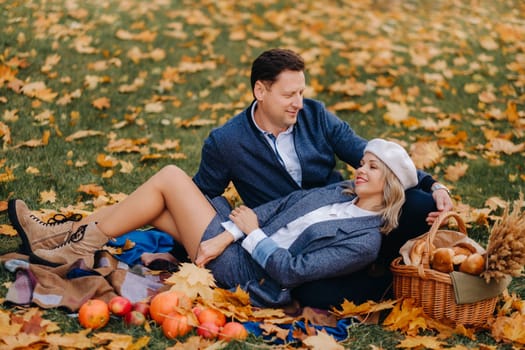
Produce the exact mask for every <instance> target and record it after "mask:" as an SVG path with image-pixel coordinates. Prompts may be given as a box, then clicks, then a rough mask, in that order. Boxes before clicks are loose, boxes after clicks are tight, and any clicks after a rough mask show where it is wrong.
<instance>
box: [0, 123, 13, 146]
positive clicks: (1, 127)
mask: <svg viewBox="0 0 525 350" xmlns="http://www.w3.org/2000/svg"><path fill="white" fill-rule="evenodd" d="M0 137H2V140H3V144H4V146H5V145H7V144H10V143H11V129H9V127H8V126H7V125H6V124H4V123H2V122H0Z"/></svg>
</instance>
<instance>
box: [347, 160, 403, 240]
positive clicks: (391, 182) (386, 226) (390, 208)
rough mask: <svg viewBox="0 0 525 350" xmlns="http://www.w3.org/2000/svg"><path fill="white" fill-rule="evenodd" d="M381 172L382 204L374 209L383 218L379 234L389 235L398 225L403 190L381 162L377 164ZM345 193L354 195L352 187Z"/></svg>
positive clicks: (394, 176) (395, 177) (397, 180)
mask: <svg viewBox="0 0 525 350" xmlns="http://www.w3.org/2000/svg"><path fill="white" fill-rule="evenodd" d="M379 164H380V166H381V169H382V170H383V175H384V179H385V188H384V189H383V202H382V205H381V207H378V208H374V210H375V211H378V212H379V213H380V214H381V217H382V218H383V225H382V226H381V229H380V231H381V233H382V234H384V235H387V234H389V233H390V232H391V231H392V230H393V229H395V228H396V227H397V226H398V225H399V216H400V215H401V207H403V204H404V203H405V189H404V188H403V185H402V184H401V181H399V179H398V178H397V176H396V175H395V174H394V173H393V172H392V170H390V168H388V167H387V166H386V165H385V163H383V162H382V161H381V162H380V163H379ZM344 192H345V193H349V194H355V190H354V185H353V182H352V186H350V187H348V188H347V189H346V190H345V191H344Z"/></svg>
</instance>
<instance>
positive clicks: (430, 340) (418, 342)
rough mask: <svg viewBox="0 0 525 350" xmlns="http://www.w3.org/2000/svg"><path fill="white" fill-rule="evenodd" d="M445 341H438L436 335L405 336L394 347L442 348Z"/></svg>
mask: <svg viewBox="0 0 525 350" xmlns="http://www.w3.org/2000/svg"><path fill="white" fill-rule="evenodd" d="M445 344H446V343H444V342H442V341H439V340H437V339H436V337H431V336H413V337H410V336H409V337H406V338H405V339H404V340H402V341H401V342H400V343H399V344H398V345H396V348H403V349H413V348H421V347H423V348H425V349H443V346H444V345H445Z"/></svg>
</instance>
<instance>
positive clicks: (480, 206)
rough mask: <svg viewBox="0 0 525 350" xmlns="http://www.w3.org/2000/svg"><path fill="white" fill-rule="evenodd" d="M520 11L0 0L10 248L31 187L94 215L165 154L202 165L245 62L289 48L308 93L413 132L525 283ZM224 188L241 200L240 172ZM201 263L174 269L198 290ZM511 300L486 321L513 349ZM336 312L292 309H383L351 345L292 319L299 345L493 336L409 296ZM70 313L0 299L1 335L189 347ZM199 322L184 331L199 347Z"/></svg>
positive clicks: (252, 315) (0, 133) (36, 199)
mask: <svg viewBox="0 0 525 350" xmlns="http://www.w3.org/2000/svg"><path fill="white" fill-rule="evenodd" d="M524 18H525V5H524V3H523V1H520V0H504V1H489V0H479V1H460V0H436V1H427V0H424V1H371V0H360V1H349V0H342V1H335V0H329V1H314V0H306V1H300V2H290V1H281V0H269V1H258V0H254V1H235V0H217V1H208V0H195V1H191V2H190V1H169V0H149V1H139V0H120V1H116V0H108V1H99V0H86V1H79V0H46V1H43V0H27V1H12V0H0V26H1V27H2V34H1V35H0V145H1V148H2V151H1V153H0V253H1V254H3V253H6V252H11V251H14V250H15V249H16V247H17V246H18V243H19V238H18V237H17V234H16V231H15V230H14V229H13V228H12V226H11V225H9V223H8V220H7V215H5V210H6V207H7V200H8V199H10V198H13V197H18V198H22V199H25V200H27V202H28V203H29V204H30V206H31V207H32V208H34V209H35V210H37V209H38V210H39V211H40V213H41V214H42V216H43V217H49V216H52V215H54V213H55V212H56V211H57V210H58V211H60V212H61V213H63V214H64V215H71V214H74V213H76V214H82V215H87V214H89V213H91V212H93V211H94V210H98V209H99V208H103V207H104V206H106V205H111V204H113V203H116V202H118V201H120V200H122V199H123V198H125V197H126V195H127V194H129V193H131V191H133V190H134V189H135V188H136V187H137V186H138V185H139V184H140V183H142V182H143V181H144V180H145V179H147V178H148V177H149V176H151V175H152V174H154V173H155V172H156V171H158V170H159V169H160V168H161V167H162V166H164V165H166V164H172V163H174V164H177V165H178V166H180V167H181V168H183V169H184V170H186V171H187V172H188V173H189V174H193V173H195V171H196V170H197V167H198V162H199V159H200V158H199V157H200V149H201V145H202V141H203V139H204V138H205V137H206V135H207V134H208V132H209V130H210V129H211V128H213V127H216V126H219V125H222V124H223V123H225V122H226V121H227V120H229V119H230V118H231V117H232V116H233V115H235V114H236V113H238V112H239V111H241V110H242V109H244V108H246V106H247V105H248V104H249V103H250V102H251V101H252V98H253V96H252V93H251V91H250V84H249V73H250V72H249V70H250V64H251V61H252V60H253V59H254V58H255V57H256V56H257V55H258V54H259V53H260V52H262V51H263V50H266V49H268V48H271V47H288V48H292V49H294V50H296V51H298V52H299V53H300V54H301V55H302V56H303V57H304V58H305V61H306V66H307V72H306V73H307V75H306V77H307V89H306V91H305V97H310V98H315V99H318V100H321V101H323V102H324V103H325V104H326V106H327V108H328V109H329V110H331V111H333V112H334V113H336V114H337V115H338V116H339V117H340V118H342V119H343V120H346V121H348V122H349V123H350V125H351V126H352V128H354V129H355V130H356V132H357V133H358V134H360V135H362V136H363V137H366V138H373V137H385V138H388V139H391V140H394V141H397V142H399V143H401V144H403V145H404V146H405V147H406V148H407V149H408V150H409V152H410V155H411V157H412V159H413V160H414V162H415V163H416V165H417V166H418V168H420V169H423V170H424V171H426V172H428V173H429V174H431V175H433V176H435V177H436V178H438V179H440V180H441V181H442V182H443V183H445V184H446V185H447V186H448V187H449V188H450V189H451V190H452V195H453V200H454V203H455V205H456V208H455V209H456V210H457V212H458V213H459V214H460V215H461V217H462V219H463V221H464V222H465V223H466V224H467V225H468V229H469V235H471V234H474V235H475V236H474V237H475V238H476V239H480V240H481V241H484V242H487V241H488V239H489V233H490V234H491V235H492V239H491V241H492V247H493V248H489V250H492V251H493V252H494V254H493V257H494V258H493V261H495V263H493V264H492V265H490V266H491V269H492V271H494V272H493V273H492V275H490V276H489V275H487V278H488V277H490V278H498V277H499V276H500V274H501V273H503V271H504V273H508V274H511V275H513V276H517V277H514V281H513V284H512V285H511V288H514V290H517V292H518V294H519V293H521V294H523V293H524V291H525V286H524V283H523V277H522V276H521V275H520V274H521V272H520V269H519V267H520V261H522V260H520V259H522V258H520V257H518V255H512V256H511V257H510V258H508V259H507V258H505V259H502V257H503V256H505V257H507V256H508V254H507V252H508V248H505V247H508V246H509V245H510V246H512V247H513V248H512V249H511V250H512V251H513V252H518V251H519V250H520V249H521V248H520V247H519V242H523V237H522V231H523V230H521V229H520V227H522V226H520V225H523V216H521V214H518V211H519V210H521V209H520V207H521V208H522V205H523V204H517V205H515V207H514V211H513V212H510V211H509V210H510V207H511V206H512V203H513V202H515V200H516V199H517V198H518V196H519V194H520V193H525V186H524V184H525V172H524V171H523V155H524V154H525V46H524V43H525V20H524ZM339 167H340V170H341V171H342V172H343V173H344V174H346V175H351V173H352V171H353V170H352V169H349V168H346V167H344V166H339ZM226 196H227V197H228V199H229V200H230V201H231V202H232V203H235V202H237V201H238V197H237V196H236V193H235V191H234V189H232V188H231V187H230V188H229V189H228V191H227V193H226ZM502 213H503V214H502ZM489 231H491V232H489ZM516 247H517V248H516ZM502 261H509V262H511V261H513V262H514V264H515V265H512V264H510V263H509V265H508V266H503V264H504V263H503V262H502ZM521 265H523V262H521ZM183 273H184V270H183V271H182V272H181V274H183ZM3 276H5V277H3V278H2V279H1V281H0V282H1V283H2V287H5V286H6V285H8V284H9V283H12V278H13V276H12V275H11V274H5V275H3ZM197 276H201V275H200V274H199V273H197V274H196V275H191V276H190V275H187V276H182V275H174V276H172V280H173V281H176V283H174V285H178V286H179V287H180V288H186V289H187V291H188V290H192V288H193V287H191V286H188V285H186V284H185V282H184V281H187V282H188V283H189V281H192V278H196V277H197ZM3 290H5V288H3ZM206 291H207V292H206ZM201 293H204V294H205V293H210V290H208V289H206V288H203V289H202V290H201ZM212 295H213V296H212ZM219 296H220V298H223V299H220V298H219ZM198 298H202V300H205V299H206V300H209V301H210V302H212V301H213V302H214V303H216V304H217V305H216V307H220V308H221V309H224V310H225V311H226V312H228V313H229V315H231V316H232V317H234V316H235V317H236V318H239V319H242V320H259V321H262V322H263V323H262V327H263V329H264V332H265V333H266V334H268V335H272V336H273V337H275V338H278V339H283V338H284V333H285V332H283V330H282V328H280V327H278V325H277V324H278V323H279V322H284V321H285V319H284V318H283V317H284V316H283V315H282V313H281V312H280V311H276V310H255V309H253V308H252V307H250V306H249V305H247V304H246V295H244V294H242V293H241V292H240V291H238V292H237V293H234V294H233V295H230V294H228V293H219V294H218V295H217V294H207V295H206V298H203V297H202V296H199V297H198ZM502 303H503V304H502V305H501V306H500V307H499V308H498V310H497V312H496V315H495V319H494V320H490V322H488V324H487V327H488V328H487V330H486V332H489V333H490V334H491V335H492V338H493V339H494V340H495V341H497V342H509V343H514V344H517V345H516V348H519V347H520V346H522V345H523V344H524V343H525V341H524V336H523V334H525V317H524V316H523V315H524V310H523V307H521V306H520V305H521V303H522V302H521V300H520V297H519V296H516V295H515V294H511V295H507V296H505V298H504V299H503V300H502ZM331 311H332V314H331V315H330V317H329V318H326V319H318V318H315V315H314V314H313V313H312V314H303V315H301V316H297V318H296V319H302V320H310V321H311V320H315V322H316V323H320V324H321V323H327V324H331V325H333V324H334V323H333V322H334V320H335V319H340V318H344V317H350V316H359V317H361V318H362V319H366V320H368V321H370V319H372V318H373V317H372V315H377V313H382V314H383V315H385V317H386V319H385V322H384V323H380V325H381V326H382V327H381V330H380V331H379V334H376V333H373V332H372V331H370V328H367V327H366V326H365V325H359V326H358V327H351V328H350V329H349V337H348V341H346V342H343V343H342V344H341V343H337V342H335V341H334V340H333V338H330V336H329V335H328V334H325V333H318V332H316V331H314V329H313V328H310V327H309V328H308V329H307V331H306V332H297V334H296V336H297V338H298V339H300V340H301V344H302V345H301V346H304V347H306V346H310V347H312V348H319V349H329V348H334V349H336V348H340V347H341V346H344V347H351V348H361V349H365V348H366V349H374V350H378V349H387V348H395V347H396V346H399V347H400V348H417V349H419V348H422V347H427V348H431V349H434V348H436V349H437V348H440V347H441V348H443V347H446V345H443V344H444V342H446V341H448V344H450V342H453V341H454V340H450V339H451V334H455V335H456V336H458V335H459V336H461V337H463V338H462V339H466V340H465V342H468V344H470V345H469V346H468V347H469V348H472V347H474V346H479V348H483V349H492V348H495V347H496V345H490V344H484V343H480V342H479V341H478V340H477V339H475V338H476V335H475V331H474V330H471V329H457V328H454V329H450V328H447V327H445V326H442V325H436V324H435V323H434V321H433V320H430V319H427V318H425V317H424V316H423V315H422V314H421V311H420V310H419V309H418V308H417V307H415V306H413V305H411V304H410V301H396V302H394V301H388V302H386V303H385V304H372V303H370V304H369V303H365V304H363V305H352V304H350V303H345V304H343V305H340V306H339V307H336V308H335V309H334V310H331ZM71 322H72V321H71ZM61 327H62V328H63V327H64V325H63V324H57V323H54V322H51V321H49V320H47V319H46V317H45V316H44V312H43V311H42V310H38V309H31V308H30V309H24V308H20V309H18V308H10V307H8V306H5V310H4V309H3V310H2V311H1V312H0V339H2V340H1V341H2V342H3V343H0V345H2V346H0V348H14V347H16V346H19V347H21V348H23V347H27V346H28V345H29V344H33V345H35V344H40V345H41V346H42V347H45V346H49V347H54V348H56V347H64V348H66V347H74V346H78V347H79V348H80V347H100V348H102V347H105V348H119V349H121V348H128V349H133V348H134V347H136V348H143V347H145V346H147V347H149V348H154V347H155V346H158V348H165V347H169V346H174V347H177V345H179V344H175V345H173V344H165V343H162V342H161V341H160V340H159V338H158V337H157V336H156V335H155V334H151V333H147V332H146V333H141V334H140V336H139V337H132V336H130V335H127V334H115V333H113V332H107V333H106V332H93V333H89V332H87V331H81V332H76V331H75V330H72V331H71V332H69V331H68V332H65V333H60V332H59V328H61ZM126 332H127V330H125V329H121V330H119V331H118V333H126ZM390 332H394V333H390ZM429 332H434V333H433V334H436V336H433V335H428V333H429ZM153 333H154V331H153ZM423 333H424V334H425V335H424V336H421V335H420V334H423ZM392 334H393V335H392ZM196 338H197V337H195V338H193V337H192V338H191V340H190V339H188V340H187V342H186V343H185V346H186V347H193V348H196V347H198V346H199V344H200V343H199V341H200V340H198V339H196ZM454 339H456V338H454ZM153 340H154V341H153ZM260 342H262V341H260ZM145 344H147V345H145ZM190 344H191V345H190ZM327 344H330V345H331V346H327ZM473 344H477V345H473ZM200 345H201V346H202V345H203V344H200ZM208 345H209V344H208ZM295 345H297V344H295ZM35 346H38V345H35ZM180 346H181V347H182V346H183V345H180ZM263 346H266V344H264V345H263ZM509 346H512V345H509ZM466 347H467V346H463V345H460V344H457V345H455V347H452V346H450V347H449V348H455V349H463V348H466Z"/></svg>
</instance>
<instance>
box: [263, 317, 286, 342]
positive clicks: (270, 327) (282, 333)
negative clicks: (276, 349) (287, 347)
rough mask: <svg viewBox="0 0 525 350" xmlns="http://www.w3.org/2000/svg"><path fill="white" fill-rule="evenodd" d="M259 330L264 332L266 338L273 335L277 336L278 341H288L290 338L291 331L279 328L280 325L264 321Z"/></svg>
mask: <svg viewBox="0 0 525 350" xmlns="http://www.w3.org/2000/svg"><path fill="white" fill-rule="evenodd" d="M259 328H260V329H261V330H262V332H263V334H264V335H266V336H269V335H272V334H273V335H275V337H276V338H277V339H281V340H284V341H286V339H287V338H288V333H289V330H288V329H285V328H283V327H279V326H278V325H275V324H274V323H268V322H265V321H263V322H262V323H261V324H260V325H259Z"/></svg>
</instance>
